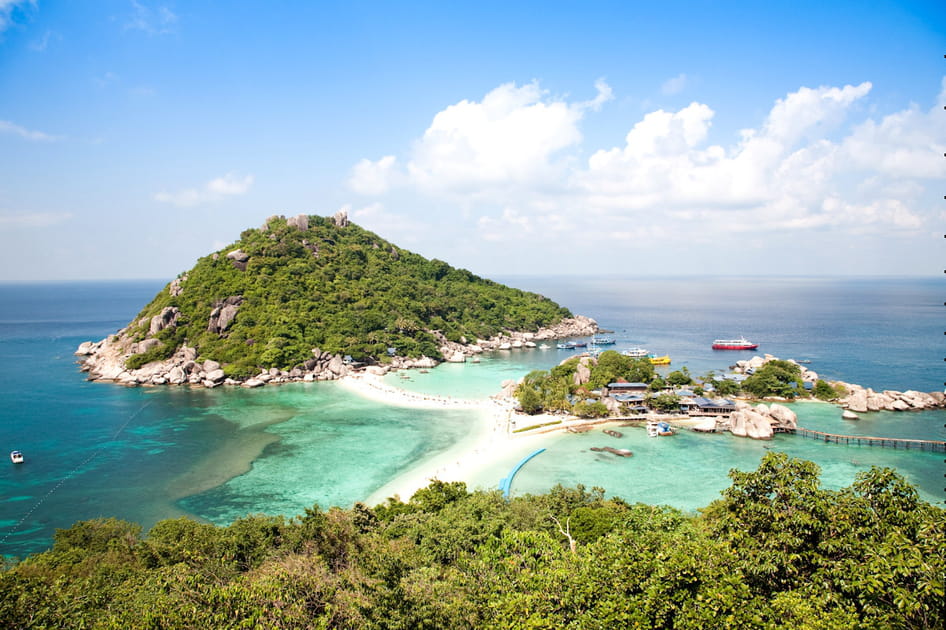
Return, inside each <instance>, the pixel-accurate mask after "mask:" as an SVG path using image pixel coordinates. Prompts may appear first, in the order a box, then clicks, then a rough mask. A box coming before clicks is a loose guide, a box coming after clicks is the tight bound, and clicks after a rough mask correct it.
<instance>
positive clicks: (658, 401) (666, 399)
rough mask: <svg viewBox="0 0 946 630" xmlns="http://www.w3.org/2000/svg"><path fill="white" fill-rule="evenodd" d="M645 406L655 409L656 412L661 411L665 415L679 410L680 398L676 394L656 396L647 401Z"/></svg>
mask: <svg viewBox="0 0 946 630" xmlns="http://www.w3.org/2000/svg"><path fill="white" fill-rule="evenodd" d="M647 406H648V407H650V408H652V409H656V410H657V411H663V412H665V413H668V412H671V411H679V410H680V397H679V396H677V395H676V394H671V393H669V392H665V393H663V394H657V395H656V396H651V397H650V398H649V399H648V400H647Z"/></svg>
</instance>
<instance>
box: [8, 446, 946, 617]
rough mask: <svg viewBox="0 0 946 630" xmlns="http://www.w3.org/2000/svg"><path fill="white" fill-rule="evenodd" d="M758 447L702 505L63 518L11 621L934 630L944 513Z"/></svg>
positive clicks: (901, 488) (16, 574)
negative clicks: (143, 523)
mask: <svg viewBox="0 0 946 630" xmlns="http://www.w3.org/2000/svg"><path fill="white" fill-rule="evenodd" d="M819 472H820V471H819V468H818V466H817V465H816V464H814V463H812V462H808V461H804V460H799V459H792V458H789V457H788V456H786V455H785V454H782V453H775V452H772V453H768V454H767V455H766V456H765V457H764V458H763V459H762V461H761V464H760V466H759V468H758V469H757V470H755V471H752V472H740V471H736V470H733V471H732V472H731V473H730V477H731V479H732V485H731V486H730V487H729V488H728V489H727V490H725V491H724V492H723V493H722V497H721V498H720V499H718V500H716V501H714V502H713V503H711V504H710V505H709V506H707V507H706V508H704V509H703V510H702V511H701V512H700V513H699V514H698V515H688V514H685V513H683V512H680V511H678V510H676V509H673V508H668V507H659V506H649V505H644V504H639V503H638V504H629V503H626V502H624V501H622V500H620V499H617V498H611V499H607V498H605V495H604V490H602V489H601V488H592V489H587V488H585V487H582V486H578V487H576V488H563V487H560V486H559V487H556V488H554V489H552V490H551V491H550V492H549V493H547V494H543V495H530V496H523V497H516V498H513V499H512V500H510V501H505V500H504V499H503V498H502V496H501V494H500V492H499V491H492V492H485V491H476V492H472V493H471V492H468V491H467V489H466V486H465V484H463V483H462V482H453V483H445V482H439V481H435V482H433V483H431V484H430V485H429V486H427V487H426V488H423V489H421V490H418V491H417V492H416V493H415V494H414V495H413V496H412V497H411V499H410V500H409V501H407V502H401V501H399V500H396V499H389V500H388V501H387V502H385V503H383V504H381V505H377V506H375V507H373V508H371V507H368V506H366V505H363V504H356V505H355V506H354V507H353V508H351V509H347V510H345V509H339V508H332V509H330V510H328V511H323V510H321V509H320V508H319V506H317V505H316V506H313V507H311V508H308V509H306V510H305V513H304V514H301V515H299V516H298V517H296V518H293V519H291V520H287V519H285V518H283V517H274V516H263V515H255V516H247V517H245V518H242V519H240V520H238V521H236V522H234V523H233V524H231V525H230V526H228V527H216V526H213V525H209V524H205V523H200V522H197V521H194V520H190V519H186V518H181V519H172V520H165V521H162V522H159V523H158V524H157V525H155V526H154V527H153V528H152V529H151V530H150V531H149V532H148V533H147V534H146V535H144V536H142V535H141V531H140V527H138V526H137V525H135V524H132V523H129V522H124V521H119V520H115V519H99V520H92V521H83V522H79V523H76V524H75V525H73V526H72V527H71V528H69V529H65V530H58V532H57V534H56V536H55V543H54V545H53V547H52V548H51V549H50V550H48V551H45V552H43V553H40V554H36V555H33V556H31V557H29V558H27V559H26V560H24V561H22V562H20V563H19V564H16V565H13V566H7V567H6V568H5V570H4V571H3V572H2V573H0V619H3V620H5V621H4V622H3V625H4V626H5V627H37V628H39V627H42V628H185V627H186V628H193V627H205V628H379V629H380V628H384V629H405V630H406V629H415V628H549V629H552V628H565V627H569V628H624V627H639V628H733V629H736V628H740V629H741V628H804V629H810V630H815V629H819V630H821V629H842V628H844V629H851V630H854V629H860V628H941V627H943V624H944V621H946V617H944V607H943V597H944V591H943V575H944V571H946V554H944V553H943V550H944V549H946V511H944V510H942V509H940V508H938V507H935V506H933V505H930V504H928V503H925V502H923V501H922V500H920V499H919V498H918V496H917V492H916V490H915V489H914V488H913V487H912V486H910V485H909V484H908V483H906V482H905V481H904V479H903V478H902V477H900V476H899V475H898V474H897V473H895V472H894V471H893V470H891V469H886V468H877V467H874V468H872V469H870V470H868V471H864V472H861V473H859V474H858V476H857V478H856V479H855V481H854V483H853V484H852V485H851V486H850V487H848V488H844V489H841V490H839V491H834V490H827V489H824V488H822V487H821V485H820V481H819Z"/></svg>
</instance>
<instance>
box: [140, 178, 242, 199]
mask: <svg viewBox="0 0 946 630" xmlns="http://www.w3.org/2000/svg"><path fill="white" fill-rule="evenodd" d="M252 185H253V176H252V175H246V176H245V177H238V176H237V175H235V174H233V173H227V174H226V175H224V176H223V177H217V178H215V179H212V180H210V181H209V182H207V183H206V184H204V185H203V187H201V188H185V189H183V190H179V191H178V192H176V193H168V192H159V193H157V194H156V195H155V196H154V199H155V201H160V202H162V203H170V204H173V205H175V206H181V207H189V206H197V205H201V204H206V203H214V202H217V201H221V200H222V199H224V198H225V197H233V196H238V195H244V194H246V193H247V192H248V191H249V189H250V187H251V186H252Z"/></svg>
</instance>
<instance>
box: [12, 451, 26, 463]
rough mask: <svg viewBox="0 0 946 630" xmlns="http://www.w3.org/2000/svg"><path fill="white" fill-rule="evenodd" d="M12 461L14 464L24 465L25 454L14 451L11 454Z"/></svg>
mask: <svg viewBox="0 0 946 630" xmlns="http://www.w3.org/2000/svg"><path fill="white" fill-rule="evenodd" d="M10 461H12V462H13V463H14V464H22V463H23V453H21V452H20V451H13V452H11V453H10Z"/></svg>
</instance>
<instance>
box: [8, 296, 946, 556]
mask: <svg viewBox="0 0 946 630" xmlns="http://www.w3.org/2000/svg"><path fill="white" fill-rule="evenodd" d="M714 282H715V284H714ZM732 282H733V281H732V280H731V279H721V280H717V281H707V280H701V281H700V282H699V283H697V284H695V285H694V284H693V281H684V280H673V281H664V282H657V281H637V284H635V283H634V281H629V280H621V279H606V280H603V279H585V280H577V279H559V280H547V279H546V280H542V281H539V280H536V281H534V282H533V283H531V284H523V283H522V282H521V281H520V282H518V284H520V285H522V286H526V288H531V289H534V290H538V291H541V292H545V293H546V294H548V295H550V296H551V297H553V298H555V299H557V300H558V301H560V302H562V303H564V304H565V305H567V306H568V307H569V308H571V309H572V310H573V311H575V312H579V313H584V314H588V315H591V316H593V317H596V318H597V319H598V320H599V321H600V323H601V324H602V325H603V326H606V327H609V328H613V329H614V330H615V334H614V336H615V337H617V339H618V341H619V345H618V346H617V348H618V349H621V348H622V347H625V346H631V345H641V346H645V347H648V348H649V349H651V350H652V351H654V352H658V353H661V354H663V353H669V354H671V356H672V357H673V360H674V364H673V366H671V369H676V368H678V367H680V366H681V365H687V366H688V367H689V368H690V369H691V371H693V372H695V373H700V372H702V371H705V370H706V369H722V368H725V366H726V365H728V364H729V363H731V362H733V361H735V360H736V359H737V358H744V357H743V355H742V353H716V352H713V351H712V350H710V349H709V347H708V346H709V342H711V341H712V339H713V338H714V337H717V336H722V335H725V336H730V335H732V334H737V335H738V334H740V333H743V334H746V335H747V336H748V337H750V338H753V339H755V340H757V341H759V342H760V343H762V344H763V345H762V347H761V348H760V351H768V352H772V353H774V354H779V355H781V356H785V357H787V356H793V357H795V358H810V359H811V360H812V364H811V366H810V367H812V368H813V369H815V370H817V371H819V372H821V373H822V374H824V375H826V376H829V377H835V378H845V379H846V380H849V381H853V382H860V383H862V384H864V385H871V386H874V387H876V388H879V389H883V388H894V389H907V388H911V387H912V388H917V389H923V390H931V389H936V388H938V387H941V386H942V385H941V384H939V385H938V384H937V383H941V382H942V381H943V371H942V367H941V366H942V365H943V363H942V357H943V356H946V348H944V347H943V343H944V342H943V334H942V322H941V316H940V315H941V311H940V310H938V309H941V308H942V306H941V304H942V299H941V296H940V295H939V292H940V291H939V285H938V284H937V283H933V282H930V281H927V280H916V281H902V280H898V281H878V282H853V283H843V282H840V281H831V282H827V281H822V280H813V281H810V282H806V281H802V280H786V281H771V282H768V283H762V282H759V281H755V282H751V281H749V282H743V283H740V284H739V293H738V295H737V296H736V297H734V298H733V297H727V298H726V299H722V298H720V296H721V295H724V293H723V289H724V288H725V287H726V286H730V285H731V284H732ZM163 284H164V283H163V282H141V283H85V284H70V285H42V286H13V287H11V286H0V362H2V364H3V365H5V366H6V367H7V373H6V375H5V378H4V379H0V449H2V450H3V451H4V452H8V451H10V450H13V449H14V448H16V449H20V450H22V451H24V452H25V453H26V457H27V463H26V464H23V465H21V466H14V465H12V464H7V465H0V552H2V553H4V554H9V555H24V554H26V553H32V552H35V551H39V550H41V549H43V548H45V547H46V546H48V545H49V543H50V541H51V538H52V535H53V532H54V531H55V529H56V528H61V527H68V526H69V525H71V524H72V523H73V522H74V521H76V520H79V519H87V518H93V517H98V516H116V517H119V518H125V519H129V520H133V521H137V522H140V523H142V524H143V525H144V526H145V527H146V528H147V527H149V526H150V525H151V524H153V523H154V522H156V521H157V520H160V519H162V518H167V517H172V516H178V515H181V514H188V515H191V516H194V517H197V518H202V519H206V520H209V521H212V522H216V523H227V522H230V521H232V520H233V519H235V518H237V517H239V516H242V515H245V514H247V513H255V512H263V513H270V514H285V515H287V516H291V515H295V514H299V513H301V512H302V510H303V509H304V508H305V507H309V506H311V505H312V504H313V503H318V504H320V505H321V506H322V507H328V506H330V505H342V506H347V505H351V504H352V503H354V502H356V501H361V500H365V499H366V498H367V497H368V496H370V495H371V494H372V493H374V492H375V491H377V490H378V489H379V488H381V487H382V486H384V485H385V484H386V483H387V482H389V481H390V480H391V479H392V478H394V477H396V476H398V475H399V474H401V473H404V472H405V471H409V470H411V469H412V468H414V467H416V466H418V465H419V464H422V463H423V462H425V461H429V459H430V458H433V457H436V456H438V455H442V454H444V453H446V452H448V451H449V450H450V449H453V448H455V447H456V446H457V445H458V444H462V443H463V442H464V441H466V440H468V439H470V436H471V435H472V434H473V433H474V432H475V431H476V428H477V426H478V425H479V424H480V423H481V417H480V416H479V415H478V413H479V412H471V411H451V412H447V413H444V412H442V411H428V410H413V409H403V408H391V407H385V406H381V405H378V404H377V403H374V402H371V401H368V400H364V399H362V398H359V397H357V396H354V395H352V394H350V393H348V392H347V391H345V390H343V389H342V388H340V387H337V386H336V385H334V384H330V383H314V384H294V385H287V386H282V387H266V388H262V389H258V390H242V389H236V390H234V389H229V388H227V389H223V388H220V389H215V390H209V391H208V390H202V389H193V390H192V389H186V388H124V387H120V386H116V385H111V384H103V383H89V382H86V381H85V380H84V376H83V375H82V374H81V373H80V372H78V370H77V368H76V365H75V357H74V356H73V355H72V352H73V351H74V350H75V348H76V347H77V346H78V344H79V343H80V342H82V341H85V340H89V339H100V338H102V337H104V336H106V335H108V334H110V333H112V332H114V331H115V330H117V329H118V328H120V327H122V326H124V325H125V324H126V323H127V322H128V321H129V320H130V319H131V318H132V317H133V316H134V315H135V313H137V311H138V310H139V308H140V307H141V305H143V304H145V303H147V302H148V301H149V300H150V299H151V298H152V297H153V295H154V293H155V292H156V291H157V290H159V289H160V288H161V286H162V285H163ZM872 292H873V293H872ZM714 295H715V296H716V299H715V301H714V298H713V296H714ZM654 296H659V298H660V299H659V300H657V299H655V297H654ZM872 296H873V297H872ZM779 301H780V304H781V305H782V306H780V307H778V308H777V305H778V304H779ZM891 340H892V343H891ZM884 343H887V344H888V345H887V346H886V348H884V349H881V348H880V346H882V345H883V344H884ZM747 354H748V356H751V354H752V353H747ZM566 356H570V353H566V352H563V351H558V350H554V349H553V350H546V351H542V350H538V349H535V350H513V351H508V352H497V353H492V354H489V355H486V356H484V357H483V359H482V361H481V362H480V363H479V364H472V363H467V364H464V365H450V364H448V365H443V366H440V367H438V368H437V369H435V370H431V371H430V372H429V373H428V374H420V373H419V372H417V371H415V372H411V375H410V379H408V380H405V379H401V378H400V377H398V376H392V377H388V380H389V382H390V383H391V384H393V385H396V386H400V387H404V388H407V389H412V390H414V391H422V392H429V393H434V394H439V395H447V396H455V397H459V398H467V397H481V396H486V395H490V394H493V393H495V392H496V391H497V390H498V389H499V386H500V383H501V382H502V381H503V380H506V379H517V378H519V377H521V376H523V375H524V374H525V373H527V372H528V371H530V370H532V369H547V368H549V367H551V366H552V365H555V364H556V363H558V362H559V361H560V360H562V359H563V358H564V357H566ZM797 408H798V409H799V415H800V416H801V417H802V424H803V425H805V426H809V427H810V428H814V429H821V430H827V431H834V432H840V433H858V432H860V433H862V434H869V435H890V436H898V437H916V438H927V439H946V435H944V431H943V424H944V421H946V413H944V412H939V411H938V412H929V413H904V414H884V413H880V414H866V415H865V416H864V417H863V419H862V420H860V421H859V422H850V423H848V422H845V421H842V420H840V417H839V411H838V410H837V409H836V408H834V407H831V406H827V405H801V404H799V405H797ZM621 430H622V431H623V432H624V434H625V435H624V437H623V438H621V439H619V440H616V439H614V438H610V437H607V436H605V435H604V434H602V433H600V432H599V431H596V432H592V433H589V434H584V435H552V436H549V437H547V438H544V439H543V440H542V446H545V447H546V448H547V449H548V450H547V452H545V453H543V454H542V455H540V456H539V457H537V458H535V459H534V460H533V461H531V462H530V463H529V464H528V465H527V466H526V467H525V468H524V469H523V470H522V472H520V474H519V476H518V477H517V478H516V482H515V484H514V486H513V492H514V493H521V492H540V491H544V490H547V489H548V488H549V487H550V486H551V485H554V484H555V483H562V484H565V485H574V484H576V483H583V484H585V485H588V486H592V485H600V486H602V487H604V488H605V489H606V490H607V492H608V493H609V494H616V495H620V496H623V497H625V498H627V499H630V500H642V501H647V502H651V503H666V504H670V505H675V506H678V507H681V508H685V509H694V508H696V507H699V506H702V505H705V504H706V503H708V502H709V501H711V500H713V499H714V498H716V497H717V496H718V493H719V491H720V490H722V489H723V488H725V487H727V486H728V483H729V480H728V477H727V476H726V474H727V472H728V471H729V469H730V468H740V469H746V470H748V469H753V468H755V467H756V466H757V465H758V460H759V457H760V456H761V455H762V454H763V453H764V452H765V451H766V448H767V447H768V448H777V449H779V450H785V451H787V452H789V453H791V454H793V455H798V456H801V457H806V458H809V459H813V460H814V461H816V462H818V463H819V464H820V465H821V466H822V468H823V469H824V481H825V483H826V484H827V485H829V486H831V487H838V486H842V485H847V484H849V483H850V482H851V480H852V479H853V476H854V474H855V473H856V472H857V471H859V470H863V469H864V468H865V467H867V466H869V465H871V464H881V465H889V466H893V467H895V468H897V469H898V470H900V471H901V472H902V473H903V474H905V475H906V476H907V477H908V478H909V479H910V480H911V481H913V482H914V483H916V484H917V485H918V486H919V487H920V488H921V492H923V495H924V497H925V498H927V499H929V500H931V501H933V500H935V501H941V500H942V496H943V493H942V485H943V482H942V474H943V471H944V468H943V455H942V454H937V455H932V454H929V453H921V452H918V451H909V452H905V451H894V450H888V449H871V448H869V447H845V446H840V445H834V444H824V443H820V442H815V441H812V440H805V439H803V438H800V437H797V436H777V438H776V439H775V440H773V441H771V442H765V443H763V442H755V441H751V440H743V439H738V438H733V437H731V436H729V435H698V434H694V433H691V432H688V431H683V432H680V433H679V434H678V435H676V436H674V437H672V438H657V439H649V438H646V437H645V435H644V431H643V429H636V428H627V429H621ZM608 445H610V446H615V447H625V448H630V449H631V450H632V451H634V453H635V455H634V457H632V458H629V459H624V458H616V457H614V456H611V455H609V454H595V453H592V452H590V451H588V448H589V447H591V446H608ZM529 448H532V447H531V446H527V445H526V444H523V449H525V450H528V449H529ZM525 454H526V453H525V452H523V453H521V454H519V453H514V454H512V455H510V457H509V458H508V461H500V462H496V463H495V464H494V465H492V466H490V467H489V468H487V469H485V470H483V471H482V472H481V473H479V474H478V475H477V476H476V477H475V478H473V479H470V480H469V482H470V483H471V485H474V486H475V485H480V486H483V487H495V486H496V485H497V484H498V481H499V479H500V478H501V477H503V476H504V475H506V474H507V473H508V470H509V468H510V467H511V466H512V465H513V464H514V463H515V462H516V461H518V459H519V458H520V457H521V456H522V455H525ZM5 456H6V455H5V454H4V457H5Z"/></svg>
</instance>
